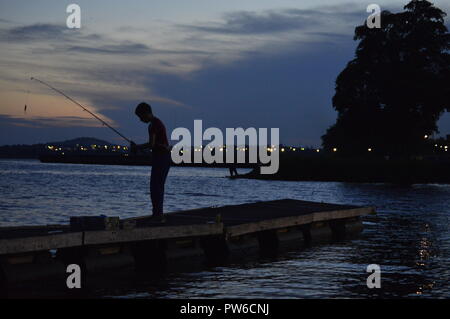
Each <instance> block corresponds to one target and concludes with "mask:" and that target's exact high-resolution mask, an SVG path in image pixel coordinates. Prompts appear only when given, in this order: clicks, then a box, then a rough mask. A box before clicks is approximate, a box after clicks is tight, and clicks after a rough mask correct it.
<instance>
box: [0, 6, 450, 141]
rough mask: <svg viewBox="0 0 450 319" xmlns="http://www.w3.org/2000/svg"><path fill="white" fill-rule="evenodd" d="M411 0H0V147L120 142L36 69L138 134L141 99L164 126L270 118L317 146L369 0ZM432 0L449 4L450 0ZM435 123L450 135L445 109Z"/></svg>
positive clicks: (285, 136) (292, 136) (261, 122)
mask: <svg viewBox="0 0 450 319" xmlns="http://www.w3.org/2000/svg"><path fill="white" fill-rule="evenodd" d="M407 2H408V1H406V0H402V1H393V0H391V1H376V2H375V1H356V2H349V1H345V0H326V1H325V0H302V1H299V0H277V1H274V0H271V1H267V0H244V1H243V0H239V1H236V0H228V1H212V0H170V1H159V0H158V1H148V0H147V1H144V0H139V1H137V0H130V1H119V0H114V1H112V0H108V1H92V0H91V1H81V0H76V1H75V0H74V1H67V2H66V1H60V0H58V1H57V0H54V1H48V0H47V1H22V0H15V1H4V0H0V47H1V54H0V65H1V67H0V145H4V144H33V143H43V142H50V141H61V140H66V139H71V138H76V137H86V136H89V137H96V138H101V139H105V140H108V141H111V142H116V143H122V144H123V143H125V142H124V141H122V140H120V138H119V137H118V136H116V135H114V133H113V132H112V131H110V130H109V129H107V128H104V127H102V126H101V124H99V123H98V122H97V121H96V120H93V119H91V118H90V117H89V115H88V114H87V113H85V112H83V111H82V110H81V109H80V108H78V107H77V106H76V105H74V104H72V103H71V102H69V101H68V100H66V99H65V98H64V97H63V96H60V95H58V94H56V93H55V92H52V91H51V90H49V89H48V88H46V87H44V86H42V85H40V84H38V83H36V82H33V81H30V80H29V79H30V77H31V76H34V77H37V78H40V79H42V80H44V81H46V82H48V83H50V84H52V85H54V86H55V87H57V88H59V89H61V90H63V91H64V92H66V93H67V94H69V95H70V96H72V97H73V98H75V99H76V100H78V101H79V102H80V103H82V104H84V105H85V106H87V107H89V108H90V109H91V110H93V111H94V112H96V113H97V114H98V115H99V116H101V117H102V118H104V119H105V120H106V121H109V122H110V123H111V124H113V125H114V126H115V127H116V128H117V129H119V130H120V131H121V132H122V133H123V134H124V135H126V136H128V137H130V138H132V139H133V140H135V141H136V142H138V143H141V142H144V141H145V139H146V138H147V136H146V128H145V125H144V124H142V123H140V122H139V121H138V119H137V118H136V117H135V115H134V108H135V106H136V105H137V103H139V102H141V101H147V102H149V103H150V104H151V105H152V106H153V110H154V113H155V115H156V116H158V117H160V118H161V119H162V120H163V121H164V122H165V123H166V126H167V128H168V130H169V134H170V131H171V130H172V129H174V128H175V127H187V128H192V126H193V120H194V119H202V120H203V123H204V127H205V128H206V127H219V128H225V127H243V128H247V127H256V128H258V127H267V128H271V127H278V128H280V142H281V143H284V144H290V145H305V146H319V145H320V143H321V141H320V137H321V135H323V134H324V132H325V130H326V129H327V128H328V127H329V126H330V125H332V124H333V123H334V121H335V118H336V112H335V111H334V110H333V108H332V105H331V98H332V96H333V94H334V82H335V79H336V77H337V75H338V74H339V73H340V72H341V71H342V70H343V68H344V67H345V65H346V64H347V62H348V61H350V60H351V59H353V57H354V49H355V47H356V44H357V42H355V41H353V33H354V28H355V26H357V25H361V24H362V23H363V22H364V21H365V19H366V18H367V16H368V15H369V13H367V12H366V7H367V5H369V4H371V3H377V4H379V5H380V6H381V8H382V9H386V10H390V11H393V12H398V11H401V10H402V8H403V6H404V5H405V4H406V3H407ZM432 2H433V3H434V4H435V5H436V6H437V7H439V8H440V9H442V10H444V11H445V12H447V13H450V1H448V0H439V1H438V0H436V1H432ZM70 3H76V4H78V5H79V6H80V7H81V28H80V29H69V28H67V26H66V19H67V16H68V15H69V14H68V13H66V7H67V5H69V4H70ZM446 24H447V25H449V19H448V17H447V20H446ZM28 91H29V92H30V93H29V94H27V92H28ZM25 104H27V106H28V107H27V112H26V113H25V112H24V105H25ZM439 124H440V125H439V127H440V131H441V135H446V134H450V116H449V115H448V114H446V115H444V116H443V117H442V118H441V120H440V122H439Z"/></svg>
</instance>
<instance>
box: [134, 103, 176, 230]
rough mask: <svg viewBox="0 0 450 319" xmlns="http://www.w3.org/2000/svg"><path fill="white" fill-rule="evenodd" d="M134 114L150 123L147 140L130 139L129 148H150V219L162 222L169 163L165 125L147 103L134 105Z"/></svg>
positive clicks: (135, 149) (137, 149)
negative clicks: (143, 142)
mask: <svg viewBox="0 0 450 319" xmlns="http://www.w3.org/2000/svg"><path fill="white" fill-rule="evenodd" d="M135 114H136V115H137V116H138V117H139V119H140V120H141V121H142V122H144V123H150V125H149V126H148V135H149V142H148V143H145V144H139V145H137V144H136V143H134V142H133V141H131V142H130V150H131V152H132V153H136V152H138V151H140V150H144V149H151V150H152V173H151V177H150V197H151V200H152V206H153V215H152V220H155V221H160V222H164V221H165V219H164V215H163V202H164V184H165V182H166V178H167V174H168V173H169V169H170V163H171V156H170V147H169V142H168V140H167V133H166V127H165V126H164V124H163V122H162V121H161V120H160V119H159V118H157V117H156V116H154V115H153V112H152V108H151V106H150V105H149V104H147V103H144V102H143V103H140V104H139V105H138V106H137V107H136V110H135Z"/></svg>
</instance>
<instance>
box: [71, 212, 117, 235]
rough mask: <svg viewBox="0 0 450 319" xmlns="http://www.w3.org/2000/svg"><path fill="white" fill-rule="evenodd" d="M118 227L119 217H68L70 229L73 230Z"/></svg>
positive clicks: (112, 228)
mask: <svg viewBox="0 0 450 319" xmlns="http://www.w3.org/2000/svg"><path fill="white" fill-rule="evenodd" d="M119 227H120V219H119V217H107V216H103V215H101V216H73V217H70V230H71V231H75V232H76V231H85V230H87V231H88V230H117V229H119Z"/></svg>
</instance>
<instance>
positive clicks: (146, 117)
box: [134, 102, 153, 123]
mask: <svg viewBox="0 0 450 319" xmlns="http://www.w3.org/2000/svg"><path fill="white" fill-rule="evenodd" d="M134 113H135V114H136V115H137V116H138V117H139V119H140V120H141V121H142V122H144V123H149V122H151V120H152V119H153V112H152V107H151V106H150V105H149V104H147V103H145V102H142V103H139V104H138V106H136V110H135V111H134Z"/></svg>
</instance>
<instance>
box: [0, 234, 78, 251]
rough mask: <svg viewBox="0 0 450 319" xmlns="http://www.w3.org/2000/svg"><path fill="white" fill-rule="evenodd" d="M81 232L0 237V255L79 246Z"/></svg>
mask: <svg viewBox="0 0 450 319" xmlns="http://www.w3.org/2000/svg"><path fill="white" fill-rule="evenodd" d="M82 243H83V233H82V232H78V233H65V234H54V235H47V236H37V237H24V238H12V239H0V255H6V254H15V253H24V252H33V251H41V250H50V249H58V248H66V247H75V246H81V245H82Z"/></svg>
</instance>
